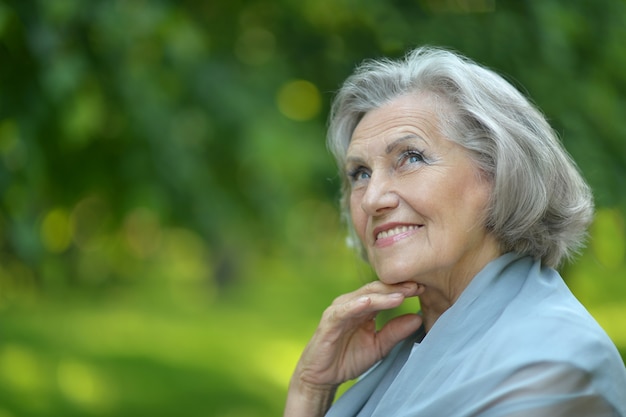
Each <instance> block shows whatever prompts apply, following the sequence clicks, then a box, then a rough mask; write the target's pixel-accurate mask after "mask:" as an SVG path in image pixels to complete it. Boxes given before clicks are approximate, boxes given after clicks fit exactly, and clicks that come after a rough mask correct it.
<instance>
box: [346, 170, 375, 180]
mask: <svg viewBox="0 0 626 417" xmlns="http://www.w3.org/2000/svg"><path fill="white" fill-rule="evenodd" d="M348 177H349V178H350V180H351V181H352V182H357V181H362V180H366V179H368V178H369V177H370V174H369V172H368V171H367V170H366V169H365V168H363V167H359V168H355V169H353V170H352V171H350V172H349V173H348Z"/></svg>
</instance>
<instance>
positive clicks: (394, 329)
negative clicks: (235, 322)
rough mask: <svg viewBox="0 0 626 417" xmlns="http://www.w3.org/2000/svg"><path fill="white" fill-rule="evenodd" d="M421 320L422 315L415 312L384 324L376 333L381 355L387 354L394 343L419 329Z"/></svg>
mask: <svg viewBox="0 0 626 417" xmlns="http://www.w3.org/2000/svg"><path fill="white" fill-rule="evenodd" d="M422 322H423V320H422V317H421V316H418V315H417V314H405V315H403V316H400V317H396V318H394V319H393V320H390V321H389V322H388V323H387V324H385V325H384V326H383V328H382V329H380V331H379V332H378V334H377V338H378V345H379V349H380V353H381V355H382V356H385V355H387V354H388V353H389V352H390V351H391V349H393V347H394V346H395V345H397V344H398V343H399V342H401V341H402V340H404V339H406V338H407V337H409V336H410V335H411V334H413V332H415V331H416V330H417V329H419V327H420V326H421V325H422Z"/></svg>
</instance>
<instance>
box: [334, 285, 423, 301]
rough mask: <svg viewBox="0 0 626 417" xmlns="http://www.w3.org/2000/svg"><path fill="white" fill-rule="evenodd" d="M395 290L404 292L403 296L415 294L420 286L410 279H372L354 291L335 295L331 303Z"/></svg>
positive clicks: (394, 291)
mask: <svg viewBox="0 0 626 417" xmlns="http://www.w3.org/2000/svg"><path fill="white" fill-rule="evenodd" d="M397 292H399V293H402V294H404V295H405V297H412V296H416V295H418V294H419V292H420V286H419V285H418V284H416V283H415V282H410V281H407V282H402V283H398V284H385V283H383V282H381V281H372V282H369V283H367V284H366V285H364V286H362V287H361V288H359V289H357V290H356V291H353V292H350V293H348V294H343V295H341V296H339V297H337V298H336V299H335V301H334V302H333V303H337V304H343V303H347V302H349V301H350V300H353V299H354V298H355V297H361V296H366V295H370V294H392V293H397Z"/></svg>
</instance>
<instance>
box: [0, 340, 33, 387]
mask: <svg viewBox="0 0 626 417" xmlns="http://www.w3.org/2000/svg"><path fill="white" fill-rule="evenodd" d="M0 372H1V374H2V377H3V379H4V380H5V381H7V382H8V384H9V385H10V386H11V387H13V388H15V389H17V390H19V391H35V390H39V389H41V388H42V387H43V386H44V381H43V378H42V377H43V373H42V369H41V365H40V363H39V361H38V360H37V357H36V356H35V355H34V354H33V353H32V352H30V351H28V350H27V349H24V348H22V347H21V346H17V345H12V344H11V345H6V346H4V348H3V349H2V351H1V352H0Z"/></svg>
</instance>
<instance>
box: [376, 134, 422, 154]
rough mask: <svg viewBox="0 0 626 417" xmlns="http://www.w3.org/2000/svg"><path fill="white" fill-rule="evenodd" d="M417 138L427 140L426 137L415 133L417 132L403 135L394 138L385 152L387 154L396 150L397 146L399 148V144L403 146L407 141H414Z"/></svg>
mask: <svg viewBox="0 0 626 417" xmlns="http://www.w3.org/2000/svg"><path fill="white" fill-rule="evenodd" d="M415 139H418V140H421V141H423V142H426V141H425V140H424V138H422V137H421V136H418V135H415V134H410V135H406V136H402V137H401V138H398V139H396V140H394V141H393V142H391V143H390V144H389V145H387V147H386V148H385V153H387V155H389V154H390V153H392V152H393V151H394V150H396V148H398V147H399V146H402V145H403V144H404V143H406V142H412V141H413V140H415Z"/></svg>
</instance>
